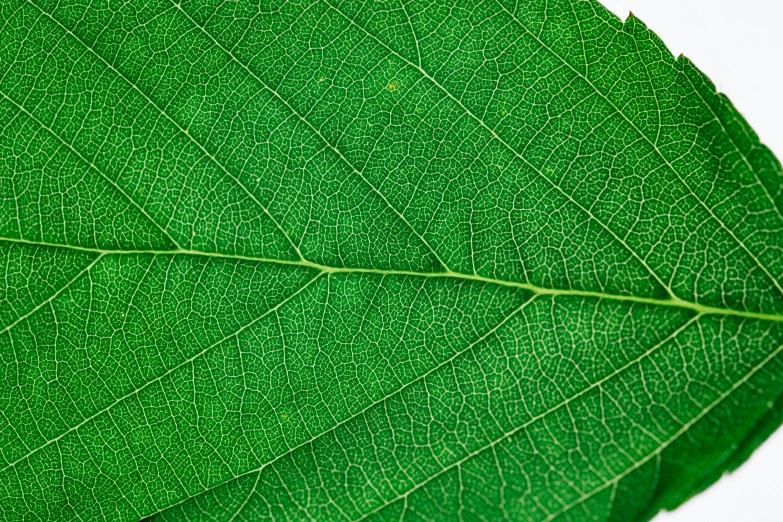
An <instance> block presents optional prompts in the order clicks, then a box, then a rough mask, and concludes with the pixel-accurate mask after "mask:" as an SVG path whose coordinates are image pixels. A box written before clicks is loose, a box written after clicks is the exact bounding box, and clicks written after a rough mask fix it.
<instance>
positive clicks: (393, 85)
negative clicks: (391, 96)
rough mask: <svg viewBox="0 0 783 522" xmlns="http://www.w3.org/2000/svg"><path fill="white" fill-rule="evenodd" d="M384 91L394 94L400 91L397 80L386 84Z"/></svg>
mask: <svg viewBox="0 0 783 522" xmlns="http://www.w3.org/2000/svg"><path fill="white" fill-rule="evenodd" d="M386 90H388V91H391V92H394V91H399V90H400V82H398V81H397V80H392V81H390V82H389V83H388V84H386Z"/></svg>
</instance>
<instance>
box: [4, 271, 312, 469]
mask: <svg viewBox="0 0 783 522" xmlns="http://www.w3.org/2000/svg"><path fill="white" fill-rule="evenodd" d="M98 259H100V257H99V258H98ZM98 259H96V260H95V261H93V262H92V263H91V264H90V266H88V267H87V268H86V269H84V270H82V272H81V273H80V274H79V275H78V276H77V277H75V278H74V281H75V280H76V279H78V278H79V276H81V275H82V274H83V273H85V272H86V271H87V270H88V269H89V268H90V267H91V266H92V265H94V264H95V263H96V262H97V261H98ZM322 275H323V272H321V273H318V274H316V275H315V276H313V277H312V278H311V279H310V280H309V281H308V282H307V283H306V284H304V285H302V286H301V287H300V288H299V289H298V290H296V291H295V292H293V293H292V294H291V295H289V296H288V297H286V298H285V299H283V300H282V301H280V302H279V303H277V304H276V305H275V306H273V307H272V308H270V309H269V310H266V311H265V312H264V313H262V314H261V315H259V316H258V317H256V318H255V319H253V320H251V321H249V322H248V323H246V324H245V325H243V326H241V327H239V328H238V329H236V330H235V331H234V332H232V333H230V334H228V335H226V336H225V337H223V338H222V339H220V340H219V341H216V342H214V343H212V344H211V345H209V346H207V347H206V348H204V349H203V350H201V351H200V352H198V353H197V354H195V355H193V356H191V357H190V358H188V359H186V360H184V361H182V362H180V363H179V364H176V365H174V366H172V367H171V368H169V369H168V370H166V371H165V372H164V373H162V374H161V375H159V376H158V377H155V378H154V379H152V380H149V381H147V382H145V383H144V384H143V385H141V386H139V387H138V388H136V389H135V390H133V391H131V392H130V393H127V394H125V395H123V396H122V397H119V398H118V399H116V400H115V401H114V402H112V403H111V404H109V405H108V406H106V407H105V408H103V409H102V410H100V411H98V412H96V413H93V414H92V415H90V416H89V417H86V418H85V419H84V420H82V421H81V422H80V423H79V424H76V425H75V426H73V427H71V428H69V429H67V430H66V431H64V432H62V433H61V434H60V435H58V436H56V437H54V438H53V439H50V440H48V441H46V442H45V443H44V444H42V445H40V446H38V447H37V448H35V449H33V450H32V451H29V452H28V453H26V454H25V455H23V456H21V457H19V458H18V459H16V460H15V461H13V462H11V463H10V464H8V465H7V466H5V467H4V468H2V469H0V473H2V472H4V471H6V470H7V469H10V468H13V467H14V466H16V465H17V464H19V463H20V462H22V461H24V460H26V459H28V458H29V457H31V456H32V455H34V454H35V453H37V452H39V451H40V450H42V449H44V448H45V447H47V446H49V445H50V444H52V443H55V442H57V441H58V440H60V439H62V438H63V437H65V436H66V435H68V434H69V433H72V432H74V431H76V430H78V429H79V428H81V427H82V426H84V425H85V424H87V423H88V422H90V421H91V420H93V419H95V418H96V417H98V416H100V415H102V414H103V413H106V412H108V411H109V410H111V409H112V408H114V407H115V406H116V405H117V404H120V403H121V402H123V401H125V400H127V399H128V398H130V397H133V396H136V395H138V394H139V393H140V392H141V391H142V390H144V389H145V388H147V387H148V386H149V385H151V384H154V383H156V382H160V381H161V380H163V379H164V378H165V377H166V376H168V375H171V374H172V373H173V372H175V371H177V370H178V369H180V368H182V367H183V366H185V365H187V364H190V363H192V362H193V361H195V360H197V359H199V358H200V357H202V356H203V355H204V354H206V353H208V352H210V351H211V350H213V349H214V348H215V347H217V346H219V345H220V344H222V343H224V342H225V341H227V340H228V339H231V338H232V337H236V336H237V335H239V334H240V333H242V332H243V331H245V330H247V329H248V328H250V327H251V326H253V325H254V324H256V323H257V322H258V321H260V320H261V319H263V318H264V317H267V316H268V315H270V314H273V313H275V312H277V310H279V309H280V308H282V307H283V306H284V305H285V304H286V303H288V302H289V301H291V299H293V298H294V297H296V296H297V295H299V294H300V293H301V292H303V291H304V290H305V289H306V288H308V287H309V286H310V285H311V284H312V283H313V282H315V281H316V280H318V279H319V278H320V277H321V276H322ZM72 282H73V281H72ZM54 297H55V296H53V297H51V298H50V299H49V301H51V300H52V299H53V298H54ZM43 304H45V303H42V304H41V305H39V306H38V308H40V307H41V306H43ZM32 313H33V312H30V314H32ZM30 314H28V315H30Z"/></svg>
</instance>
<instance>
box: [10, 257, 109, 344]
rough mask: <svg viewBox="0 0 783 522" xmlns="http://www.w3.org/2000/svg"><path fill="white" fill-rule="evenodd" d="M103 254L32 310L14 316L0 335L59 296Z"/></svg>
mask: <svg viewBox="0 0 783 522" xmlns="http://www.w3.org/2000/svg"><path fill="white" fill-rule="evenodd" d="M104 255H105V254H103V253H98V256H97V257H96V258H95V259H93V260H92V261H91V262H90V264H88V265H87V266H86V267H84V268H83V269H82V270H81V271H80V272H79V273H78V274H76V275H75V276H74V277H73V278H71V280H69V281H68V282H67V283H65V284H64V285H63V286H61V287H60V289H59V290H57V291H56V292H54V293H53V294H52V295H50V296H49V297H47V298H46V299H44V300H43V301H41V302H40V303H39V304H38V305H36V306H35V308H33V309H32V310H30V311H29V312H27V313H26V314H24V315H20V316H19V317H17V318H16V320H15V321H14V322H12V323H11V324H9V325H8V326H6V327H5V328H3V329H2V330H0V335H2V334H4V333H6V332H8V331H10V330H11V329H13V327H14V326H16V325H17V324H19V323H21V322H22V321H24V320H25V319H27V318H28V317H30V316H32V315H33V314H35V312H37V311H38V310H40V309H41V308H42V307H43V306H45V305H46V304H48V303H51V302H52V301H54V300H55V299H56V298H57V296H59V295H60V294H62V293H63V292H65V290H66V289H67V288H68V287H69V286H71V285H72V284H73V283H75V282H76V281H77V280H78V279H79V278H81V277H82V276H83V275H84V274H86V273H87V272H89V271H90V269H91V268H92V267H93V266H95V264H96V263H97V262H98V261H100V260H101V258H103V256H104Z"/></svg>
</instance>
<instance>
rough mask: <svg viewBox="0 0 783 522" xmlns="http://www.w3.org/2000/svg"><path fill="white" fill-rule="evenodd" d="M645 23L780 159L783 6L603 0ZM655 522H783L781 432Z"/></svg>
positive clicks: (762, 1) (747, 1) (775, 0)
mask: <svg viewBox="0 0 783 522" xmlns="http://www.w3.org/2000/svg"><path fill="white" fill-rule="evenodd" d="M600 1H601V3H603V4H604V5H605V6H606V7H608V8H609V9H610V10H611V11H613V12H614V13H615V14H617V15H618V16H619V17H620V18H622V19H625V18H626V17H627V16H628V12H629V11H633V14H634V15H635V16H637V17H639V18H640V19H641V20H642V21H644V22H645V23H646V24H647V26H648V27H649V28H650V29H652V30H653V31H655V32H656V33H657V34H658V36H660V37H661V39H662V40H663V41H664V42H665V43H666V45H668V46H669V49H671V51H672V53H673V54H674V55H675V56H676V55H678V54H680V53H682V54H684V55H685V56H687V57H688V58H690V59H691V60H693V62H694V63H695V64H696V66H697V67H699V68H700V69H701V70H702V71H704V72H705V73H706V74H707V75H708V76H709V77H710V78H711V79H712V81H713V82H714V83H715V85H716V86H717V87H718V90H719V91H721V92H723V93H726V95H727V96H728V97H729V98H730V99H731V101H732V102H734V105H735V107H737V109H738V110H739V111H740V112H741V113H742V114H743V116H745V118H746V119H747V120H748V122H749V123H750V125H751V126H752V127H753V129H754V130H755V131H756V132H757V133H758V135H759V137H760V138H761V141H762V142H763V143H765V144H766V145H767V146H768V147H769V148H770V149H772V151H773V152H774V153H775V154H776V155H777V156H778V158H783V29H782V28H781V23H782V22H783V1H782V0H600ZM654 522H783V431H781V430H778V432H776V433H775V434H774V435H773V436H772V437H770V438H769V440H767V442H766V443H764V445H762V446H761V447H760V448H759V449H758V450H757V451H756V452H755V453H754V454H753V456H752V457H751V458H750V460H748V462H746V463H745V464H744V465H743V466H741V467H740V468H739V469H738V470H737V471H735V472H734V473H732V474H731V475H725V476H723V478H721V479H720V480H719V481H718V482H717V483H716V484H715V485H713V486H712V487H711V488H709V489H708V490H707V491H705V492H704V493H702V494H701V495H698V496H696V497H695V498H693V499H691V500H689V501H688V502H686V503H685V504H684V505H682V506H681V507H680V508H679V509H677V510H675V511H673V512H671V513H661V514H660V515H658V516H657V517H656V518H655V519H654Z"/></svg>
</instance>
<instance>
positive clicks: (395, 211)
mask: <svg viewBox="0 0 783 522" xmlns="http://www.w3.org/2000/svg"><path fill="white" fill-rule="evenodd" d="M174 5H175V7H176V8H177V9H178V10H179V11H180V12H181V13H182V14H183V15H184V16H185V18H187V19H188V20H189V21H190V23H192V24H193V25H194V26H195V27H197V28H198V29H199V30H200V31H201V32H202V33H204V35H205V36H207V37H208V38H209V39H210V40H211V41H212V42H213V43H214V44H215V45H216V46H217V47H219V48H220V49H221V50H222V51H223V52H224V53H226V54H227V55H228V56H229V57H230V58H231V59H232V60H233V61H234V62H236V64H237V65H239V66H240V67H242V69H244V70H245V71H246V72H247V73H248V74H249V75H250V76H251V77H252V78H253V79H255V80H256V81H257V82H258V83H259V85H261V87H262V88H263V89H264V90H266V91H268V92H269V93H270V94H272V96H274V97H275V99H277V100H278V101H280V102H281V103H282V104H283V105H285V107H286V108H287V109H288V110H289V111H291V113H292V114H294V115H295V116H296V117H297V118H299V119H300V120H301V121H302V123H304V124H305V125H307V127H308V128H309V129H310V130H311V131H312V132H314V133H315V134H316V135H317V136H318V137H319V138H320V139H321V141H323V143H324V144H325V145H326V146H327V147H329V149H331V150H332V151H334V153H335V154H337V156H338V157H339V158H340V159H341V160H342V161H343V162H344V163H345V165H346V166H348V168H350V169H351V171H353V173H354V174H356V175H357V176H359V178H360V179H361V180H362V181H363V182H364V183H365V184H366V185H367V186H368V187H369V188H370V190H372V191H373V192H374V193H375V194H377V195H378V197H380V198H381V200H383V202H384V203H385V204H386V206H387V207H388V208H389V209H390V210H391V211H392V212H394V214H395V215H396V216H397V217H399V218H400V219H401V220H402V222H403V223H405V225H407V226H408V228H410V230H411V231H412V232H413V233H414V234H415V235H416V237H417V238H419V240H420V241H421V242H422V244H423V245H424V246H426V247H427V248H428V249H429V251H430V252H431V253H432V255H433V256H435V259H437V260H438V262H439V263H440V264H441V266H442V267H443V268H444V269H445V270H446V271H448V270H449V267H448V265H447V264H446V263H445V262H444V261H443V260H442V259H441V258H440V256H439V255H438V253H437V252H436V251H435V249H434V248H432V246H431V245H430V244H429V243H428V242H427V240H426V239H425V238H424V236H423V235H421V234H420V233H419V231H418V230H416V229H415V228H414V227H413V225H411V223H410V222H409V221H408V220H407V219H406V218H405V216H404V215H403V214H402V213H401V212H400V211H399V210H397V209H396V208H395V207H394V205H392V204H391V202H390V201H389V200H388V199H387V198H386V196H385V195H384V194H383V193H381V191H379V190H378V189H377V188H376V187H375V185H373V184H372V183H370V180H368V179H367V178H366V177H365V175H364V174H363V173H362V172H361V171H360V170H359V169H357V168H356V167H355V166H354V165H353V164H352V163H351V162H350V161H348V158H346V157H345V155H343V153H342V151H340V149H338V148H337V147H336V146H335V145H333V144H332V143H331V142H330V141H329V140H327V139H326V137H325V136H324V135H323V134H322V133H321V131H320V130H318V128H316V127H315V126H314V125H313V124H312V123H310V121H309V120H307V119H306V118H305V117H304V116H303V115H302V114H300V113H299V111H297V110H296V109H295V108H294V107H293V106H291V104H290V103H288V101H287V100H286V99H285V98H283V97H282V96H281V95H280V93H278V92H277V91H276V90H274V89H272V88H271V87H270V86H269V85H267V84H266V82H264V81H263V80H262V79H261V78H260V77H259V76H258V75H257V74H256V73H255V72H253V71H252V70H251V69H250V67H248V66H247V65H246V64H245V63H244V62H242V61H240V60H239V59H237V57H236V56H234V53H232V52H231V51H230V50H229V49H227V48H226V47H225V46H223V44H221V43H220V42H219V41H218V40H217V39H215V37H214V36H212V35H211V34H210V33H209V32H208V31H207V30H206V29H205V28H204V27H201V25H199V24H198V23H197V22H196V21H195V20H194V19H193V18H192V17H191V16H190V14H188V13H187V12H186V11H185V10H184V9H182V6H181V5H180V4H174Z"/></svg>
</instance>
